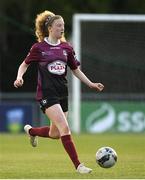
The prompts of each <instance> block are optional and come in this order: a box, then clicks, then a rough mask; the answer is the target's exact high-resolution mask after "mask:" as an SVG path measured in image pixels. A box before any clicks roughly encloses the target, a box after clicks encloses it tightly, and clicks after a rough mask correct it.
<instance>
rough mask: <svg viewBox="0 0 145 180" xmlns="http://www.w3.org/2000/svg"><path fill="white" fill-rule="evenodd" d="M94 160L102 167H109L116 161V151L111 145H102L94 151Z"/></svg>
mask: <svg viewBox="0 0 145 180" xmlns="http://www.w3.org/2000/svg"><path fill="white" fill-rule="evenodd" d="M96 162H97V164H99V166H101V167H102V168H110V167H112V166H114V165H115V163H116V162H117V153H116V152H115V150H114V149H112V148H111V147H102V148H100V149H99V150H98V151H97V152H96Z"/></svg>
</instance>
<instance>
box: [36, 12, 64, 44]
mask: <svg viewBox="0 0 145 180" xmlns="http://www.w3.org/2000/svg"><path fill="white" fill-rule="evenodd" d="M53 16H55V14H54V13H53V12H51V11H47V10H46V11H44V12H42V13H40V14H37V17H36V19H35V35H36V37H37V41H38V42H42V41H43V40H44V38H45V37H47V36H48V35H49V34H48V29H47V28H46V23H47V19H48V18H49V17H53ZM60 40H61V41H66V39H65V37H64V35H63V37H62V38H61V39H60Z"/></svg>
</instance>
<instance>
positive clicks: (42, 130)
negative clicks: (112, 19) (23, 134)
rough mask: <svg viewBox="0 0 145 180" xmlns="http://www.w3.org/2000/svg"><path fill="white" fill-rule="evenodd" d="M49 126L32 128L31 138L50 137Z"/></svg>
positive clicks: (30, 131)
mask: <svg viewBox="0 0 145 180" xmlns="http://www.w3.org/2000/svg"><path fill="white" fill-rule="evenodd" d="M49 130H50V127H49V126H44V127H39V128H32V129H30V130H29V133H30V135H31V136H40V137H49Z"/></svg>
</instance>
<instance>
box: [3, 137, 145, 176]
mask: <svg viewBox="0 0 145 180" xmlns="http://www.w3.org/2000/svg"><path fill="white" fill-rule="evenodd" d="M73 139H74V141H75V144H76V148H77V151H78V154H79V158H80V160H81V161H82V162H84V163H85V164H86V165H87V166H88V167H91V168H92V169H93V171H92V173H91V174H87V175H86V174H82V175H81V174H78V173H77V172H76V171H75V169H74V167H73V165H72V163H71V161H70V159H69V157H68V156H67V154H66V152H65V151H64V149H63V146H62V144H61V142H60V140H51V139H47V138H39V145H38V147H37V148H33V147H31V146H30V144H29V140H28V137H27V136H26V135H24V134H21V135H10V134H0V178H1V179H6V178H7V179H13V178H15V179H53V178H54V179H103V178H104V179H143V178H145V135H144V134H99V135H97V134H95V135H89V134H81V135H73ZM102 146H111V147H113V148H114V149H115V150H116V152H117V154H118V162H117V163H116V165H115V166H114V167H112V168H109V169H103V168H101V167H99V166H98V165H97V164H96V162H95V153H96V151H97V149H98V148H100V147H102Z"/></svg>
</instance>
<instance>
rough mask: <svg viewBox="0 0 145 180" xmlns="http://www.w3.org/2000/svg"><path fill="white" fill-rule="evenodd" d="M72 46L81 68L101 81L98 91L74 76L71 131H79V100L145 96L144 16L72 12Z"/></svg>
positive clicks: (93, 79)
mask: <svg viewBox="0 0 145 180" xmlns="http://www.w3.org/2000/svg"><path fill="white" fill-rule="evenodd" d="M73 46H74V49H75V52H76V55H77V58H78V60H79V61H81V69H82V71H83V72H84V73H85V74H86V75H87V77H89V79H91V80H92V81H94V82H102V83H103V84H104V85H105V89H104V91H103V92H101V93H96V92H95V91H93V90H90V89H89V88H88V87H87V86H86V85H84V84H83V83H81V84H80V81H79V80H77V79H76V78H75V77H73V86H72V87H73V89H72V90H73V91H72V100H73V103H72V110H73V119H74V120H75V121H74V120H73V121H74V123H73V130H74V131H75V132H80V130H81V121H80V119H81V102H82V101H86V100H87V101H96V100H98V99H100V100H108V99H111V100H114V99H117V100H118V99H119V100H124V99H133V100H139V99H144V92H145V83H144V78H145V16H144V15H105V14H102V15H98V14H75V15H74V17H73Z"/></svg>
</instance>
